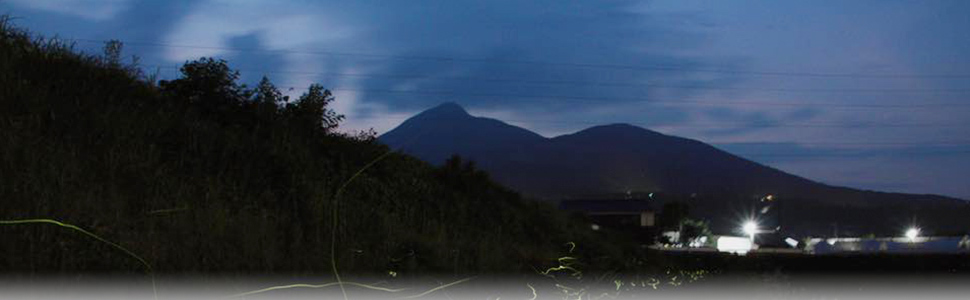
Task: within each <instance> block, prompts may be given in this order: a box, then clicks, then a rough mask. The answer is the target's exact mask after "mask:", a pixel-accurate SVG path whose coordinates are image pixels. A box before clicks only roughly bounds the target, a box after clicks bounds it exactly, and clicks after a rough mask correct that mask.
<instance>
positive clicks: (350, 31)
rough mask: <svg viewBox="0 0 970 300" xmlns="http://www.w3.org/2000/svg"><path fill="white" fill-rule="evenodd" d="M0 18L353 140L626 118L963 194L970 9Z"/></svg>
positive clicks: (747, 151)
mask: <svg viewBox="0 0 970 300" xmlns="http://www.w3.org/2000/svg"><path fill="white" fill-rule="evenodd" d="M0 13H4V14H8V15H10V16H11V17H14V18H15V20H14V23H15V24H16V25H19V26H22V27H26V28H28V29H30V30H31V31H33V32H35V33H38V34H42V35H44V36H47V37H53V36H57V37H59V38H62V39H69V40H75V41H76V48H77V49H78V50H81V51H85V52H90V53H99V52H100V48H101V46H102V45H103V41H104V40H107V39H118V40H121V41H122V42H124V43H125V53H126V55H137V56H139V57H140V64H141V66H143V67H144V68H145V69H146V71H147V72H149V73H154V72H158V74H159V76H160V77H161V78H172V77H173V76H175V75H176V74H177V67H178V66H179V65H181V63H184V62H185V61H186V60H192V59H196V58H199V57H201V56H215V57H219V58H224V59H226V60H228V61H229V62H230V65H231V67H233V68H235V69H238V70H240V72H241V73H242V75H243V80H244V82H247V83H250V84H252V83H254V82H256V81H258V79H259V78H260V77H261V76H263V75H264V74H265V75H267V76H269V77H270V78H271V79H272V80H273V81H274V82H275V83H276V84H277V85H278V86H280V87H281V88H282V90H284V91H288V93H289V94H291V95H298V94H300V93H301V92H302V91H303V90H305V89H306V87H307V86H308V85H309V84H310V83H314V82H317V83H321V84H323V85H324V86H325V87H327V88H330V89H332V90H334V91H335V95H336V97H337V100H336V102H335V103H334V104H335V107H334V108H335V109H336V110H337V111H338V112H340V113H343V114H345V115H346V116H347V120H346V123H344V124H343V126H342V127H343V128H344V130H359V129H367V128H373V129H375V130H376V131H378V132H379V133H382V132H385V131H387V130H390V129H391V128H393V127H394V126H396V125H397V124H399V123H400V122H402V121H403V120H404V119H405V118H407V117H409V116H411V115H413V114H415V113H417V112H419V111H421V110H424V109H427V108H429V107H432V106H434V105H437V104H439V103H442V102H446V101H452V102H457V103H459V104H461V105H463V106H465V108H467V109H468V110H469V111H470V112H471V113H472V114H473V115H479V116H486V117H492V118H497V119H501V120H505V121H506V122H508V123H510V124H514V125H517V126H521V127H524V128H526V129H529V130H532V131H535V132H538V133H540V134H542V135H544V136H547V137H552V136H556V135H560V134H565V133H570V132H574V131H577V130H581V129H583V128H586V127H589V126H593V125H598V124H609V123H630V124H634V125H639V126H642V127H646V128H649V129H652V130H656V131H659V132H663V133H667V134H673V135H678V136H683V137H688V138H694V139H698V140H701V141H705V142H708V143H711V144H714V145H716V146H717V147H720V148H722V149H725V150H728V151H730V152H733V153H735V154H739V155H741V156H744V157H746V158H749V159H752V160H755V161H758V162H761V163H765V164H768V165H770V166H773V167H776V168H779V169H781V170H784V171H788V172H791V173H794V174H796V175H801V176H805V177H808V178H811V179H814V180H818V181H821V182H824V183H828V184H836V185H846V186H852V187H857V188H863V189H874V190H883V191H898V192H911V193H936V194H943V195H949V196H956V197H960V198H964V199H970V180H968V178H970V136H968V135H967V133H968V132H970V118H968V117H970V101H967V100H968V99H967V98H968V96H970V55H968V54H970V30H968V29H970V17H967V16H968V15H970V1H963V0H956V1H942V0H934V1H886V0H878V1H721V0H712V1H683V0H677V1H573V2H567V1H552V0H537V1H475V2H473V1H454V0H449V1H271V0H240V1H234V0H207V1H177V0H176V1H133V0H102V1H94V0H63V1H42V0H2V1H0ZM291 88H292V90H290V89H291ZM622 142H623V141H617V143H622Z"/></svg>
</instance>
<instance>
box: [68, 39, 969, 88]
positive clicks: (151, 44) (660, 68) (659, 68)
mask: <svg viewBox="0 0 970 300" xmlns="http://www.w3.org/2000/svg"><path fill="white" fill-rule="evenodd" d="M66 40H73V41H77V42H84V43H105V42H108V40H98V39H88V38H74V39H66ZM122 42H123V43H124V44H126V45H135V46H146V47H163V48H183V49H205V50H219V51H233V52H254V53H285V54H307V55H326V56H347V57H367V58H380V59H393V60H423V61H444V62H455V63H457V62H464V63H493V64H518V65H540V66H559V67H573V68H596V69H615V70H633V71H662V72H697V73H712V74H730V75H752V76H775V77H822V78H882V79H907V78H936V79H967V78H970V74H872V73H868V74H867V73H822V72H791V71H752V70H728V69H704V68H688V67H683V66H645V65H636V66H630V65H618V64H591V63H571V62H551V61H533V60H500V59H484V58H460V57H445V56H408V55H389V54H374V53H351V52H339V51H324V50H293V49H283V50H264V49H257V48H235V47H223V46H202V45H188V44H172V43H159V42H143V41H122Z"/></svg>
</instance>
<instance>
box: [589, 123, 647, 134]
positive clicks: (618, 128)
mask: <svg viewBox="0 0 970 300" xmlns="http://www.w3.org/2000/svg"><path fill="white" fill-rule="evenodd" d="M576 134H580V135H588V134H596V135H603V134H607V135H616V134H621V135H631V134H632V135H642V134H650V135H663V134H661V133H659V132H656V131H653V130H650V129H646V128H643V127H640V126H636V125H631V124H628V123H614V124H607V125H599V126H593V127H590V128H586V129H584V130H581V131H579V132H577V133H576Z"/></svg>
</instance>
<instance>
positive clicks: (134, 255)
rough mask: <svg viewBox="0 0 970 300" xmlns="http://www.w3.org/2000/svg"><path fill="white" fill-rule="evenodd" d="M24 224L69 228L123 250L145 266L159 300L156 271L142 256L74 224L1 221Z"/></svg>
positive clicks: (55, 221)
mask: <svg viewBox="0 0 970 300" xmlns="http://www.w3.org/2000/svg"><path fill="white" fill-rule="evenodd" d="M22 224H53V225H57V226H60V227H64V228H67V229H71V230H74V231H77V232H80V233H83V234H84V235H87V236H88V237H91V238H93V239H95V240H98V241H100V242H102V243H105V244H108V245H110V246H111V247H114V248H115V249H118V250H121V251H122V252H124V253H125V254H128V255H129V256H131V257H134V258H135V259H137V260H138V261H139V262H141V264H142V265H143V266H145V269H146V270H147V272H148V275H149V276H150V277H151V279H152V294H154V296H155V299H158V290H157V289H156V287H155V271H154V270H153V269H152V266H151V264H149V263H148V261H146V260H145V259H143V258H141V256H138V255H137V254H135V253H134V252H131V251H130V250H128V249H126V248H125V247H122V246H121V245H118V244H115V243H113V242H111V241H109V240H106V239H104V238H102V237H100V236H98V235H97V234H94V233H91V232H90V231H87V230H84V229H83V228H81V227H77V226H75V225H72V224H67V223H63V222H60V221H57V220H52V219H23V220H0V225H22Z"/></svg>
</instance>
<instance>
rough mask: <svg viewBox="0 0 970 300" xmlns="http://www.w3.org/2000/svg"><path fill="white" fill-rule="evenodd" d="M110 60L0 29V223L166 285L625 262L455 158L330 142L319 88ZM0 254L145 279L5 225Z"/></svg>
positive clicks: (219, 70) (576, 226) (39, 267)
mask: <svg viewBox="0 0 970 300" xmlns="http://www.w3.org/2000/svg"><path fill="white" fill-rule="evenodd" d="M109 46H110V47H107V49H108V50H109V51H107V53H106V56H90V55H84V54H78V53H76V52H75V51H73V50H72V49H71V47H69V46H67V45H64V44H62V43H58V42H53V41H48V40H43V39H37V38H34V37H31V36H30V35H28V34H27V33H25V32H23V31H20V30H18V29H15V28H11V27H10V25H9V23H7V22H6V19H0V174H2V175H0V177H2V180H0V181H2V182H0V206H2V207H3V209H0V220H4V221H9V220H25V219H54V220H57V221H61V222H65V223H68V224H74V225H77V226H79V227H80V228H84V229H86V230H88V231H90V232H92V233H94V234H97V235H99V236H101V237H103V238H104V239H106V240H109V241H112V242H114V243H116V244H118V245H121V246H123V247H125V248H127V249H130V250H131V251H132V252H133V253H137V254H138V255H140V256H141V257H144V259H145V260H146V261H147V262H148V263H150V264H151V265H152V266H153V267H154V269H155V270H156V271H161V272H180V273H185V272H206V273H209V272H218V273H226V272H229V273H233V272H259V273H263V274H271V273H287V274H293V273H302V274H313V273H322V274H328V273H330V272H331V270H332V267H331V266H332V260H331V256H334V257H335V258H336V263H337V264H338V266H339V268H340V270H342V271H343V272H354V273H357V272H371V273H374V274H385V276H386V274H389V272H395V273H394V274H401V275H409V274H414V273H417V272H448V273H459V274H467V273H478V272H486V271H525V272H533V270H535V268H543V267H545V266H548V265H550V264H554V263H556V260H555V258H556V257H559V256H561V254H562V253H564V251H565V249H567V248H566V247H565V246H564V244H565V243H567V242H573V243H575V245H578V247H577V249H576V251H577V252H576V253H573V254H572V255H573V256H580V257H581V259H584V260H586V261H589V262H593V260H592V257H596V258H597V260H596V261H598V262H600V263H599V264H598V266H599V265H601V266H603V267H604V268H606V267H609V266H610V264H609V263H608V262H610V261H614V262H615V261H620V260H621V259H623V258H621V256H622V255H621V252H619V250H617V249H619V248H617V246H615V245H620V244H622V243H623V242H624V240H620V239H615V240H611V241H610V242H609V243H607V242H603V241H602V240H600V238H601V237H602V236H601V235H597V236H593V235H591V234H590V231H589V229H588V225H583V224H584V223H582V221H577V222H571V221H569V220H567V218H566V217H565V216H564V215H563V214H561V213H559V212H558V211H556V210H554V209H553V208H552V207H551V206H548V205H545V204H541V203H535V202H531V201H523V200H522V199H520V197H519V196H518V194H516V193H514V192H512V191H509V190H507V189H505V188H503V187H501V186H499V185H498V184H496V183H493V182H492V181H490V180H489V179H488V176H487V175H486V174H485V173H484V172H482V171H480V170H479V169H477V168H475V167H474V166H473V165H471V164H468V163H465V162H463V161H462V160H460V159H453V160H451V161H450V162H451V163H449V164H445V165H443V166H439V167H436V166H432V165H431V164H428V163H425V162H422V161H420V160H418V159H415V158H413V157H410V156H407V155H402V154H397V153H389V151H390V149H388V148H387V147H386V146H384V145H381V144H379V143H376V142H374V138H373V137H371V136H366V135H361V136H348V135H345V134H339V133H336V132H334V130H333V129H334V128H335V127H336V126H338V125H339V122H340V120H341V119H342V116H339V115H337V114H336V113H334V112H333V111H332V110H330V109H329V104H330V103H331V102H332V101H339V99H337V100H335V99H334V98H333V97H332V96H331V94H330V92H329V91H328V90H326V89H323V88H322V87H321V86H319V85H314V86H312V87H310V89H309V90H308V91H306V93H304V94H303V95H302V96H301V97H299V99H290V98H288V97H285V96H283V95H282V94H281V93H280V91H279V90H277V89H276V88H275V87H274V86H273V85H272V84H271V83H270V82H269V80H267V79H264V80H263V81H262V82H260V84H259V85H258V86H256V87H255V88H249V87H246V86H245V85H241V84H239V83H238V82H237V77H238V74H237V73H235V72H234V71H232V70H231V69H229V67H228V65H227V63H226V62H224V61H220V60H214V59H200V60H197V61H192V62H188V63H186V64H185V65H184V66H183V67H182V69H181V72H182V75H181V77H179V78H177V79H174V80H169V81H162V82H160V83H159V84H158V85H156V83H155V82H154V80H150V79H148V78H146V77H145V76H143V75H142V74H141V73H139V72H138V68H137V66H128V65H124V64H122V63H120V61H119V57H120V55H119V54H120V46H121V45H120V44H116V43H114V44H109ZM448 108H449V107H445V108H444V109H448ZM450 109H457V110H460V108H457V107H451V108H450ZM431 113H434V112H431ZM441 114H442V115H445V116H456V117H462V116H461V112H460V111H452V112H442V113H441ZM484 123H488V122H487V121H486V122H484ZM473 126H476V127H479V126H480V125H478V124H473ZM517 133H518V134H520V136H512V137H511V139H512V140H518V139H525V138H526V137H528V136H529V135H528V132H527V131H522V130H520V131H517ZM496 136H509V134H507V133H502V134H496ZM495 142H496V144H504V143H505V142H506V140H496V141H495ZM365 166H370V167H369V168H365ZM584 226H585V227H584ZM334 235H336V236H335V240H336V244H335V246H334V247H333V248H331V239H332V238H334ZM0 241H2V242H0V270H2V271H4V272H17V271H20V272H22V274H33V273H36V272H41V273H44V272H67V273H72V274H73V273H76V272H84V271H87V272H90V271H125V270H130V271H135V272H141V270H142V267H141V266H140V265H139V264H138V262H137V261H136V260H134V259H133V258H132V257H129V256H128V255H126V254H125V253H122V252H121V251H118V249H116V248H113V247H111V246H110V245H107V244H105V243H101V242H99V241H97V240H95V239H92V238H91V237H89V236H86V235H83V234H81V233H79V232H77V231H74V230H71V229H68V228H64V227H58V226H54V225H51V224H4V225H0ZM331 249H334V250H335V251H336V252H332V251H331ZM587 259H588V260H587Z"/></svg>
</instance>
